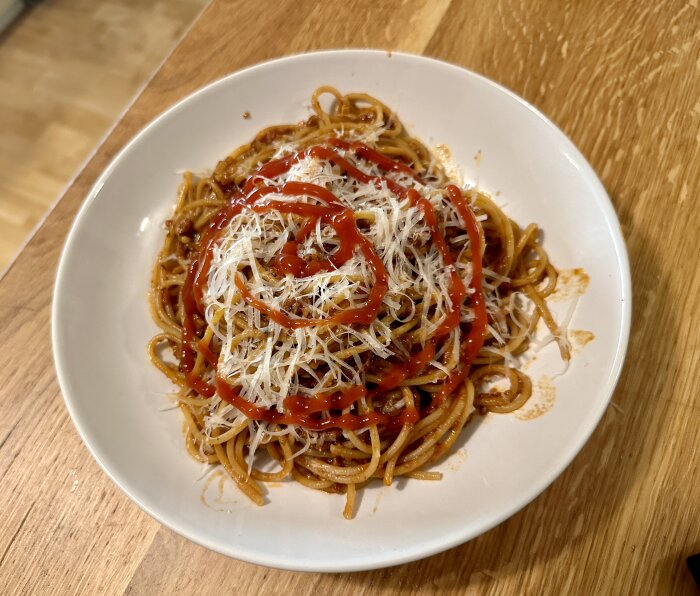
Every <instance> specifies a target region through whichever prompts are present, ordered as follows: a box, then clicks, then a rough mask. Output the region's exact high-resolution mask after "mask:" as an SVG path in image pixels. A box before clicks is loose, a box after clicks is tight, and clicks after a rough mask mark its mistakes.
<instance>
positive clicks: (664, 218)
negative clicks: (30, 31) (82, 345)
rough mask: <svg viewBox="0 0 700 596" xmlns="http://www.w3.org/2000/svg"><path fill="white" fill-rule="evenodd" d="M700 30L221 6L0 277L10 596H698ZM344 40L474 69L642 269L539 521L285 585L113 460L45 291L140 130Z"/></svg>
mask: <svg viewBox="0 0 700 596" xmlns="http://www.w3.org/2000/svg"><path fill="white" fill-rule="evenodd" d="M699 25H700V17H699V14H698V6H697V2H688V3H685V2H681V1H669V2H665V3H654V2H632V1H620V2H612V3H610V2H594V1H592V0H584V1H583V2H565V3H549V2H544V1H542V0H533V1H532V2H528V3H525V2H515V1H507V0H502V1H499V2H488V3H480V2H461V1H457V0H453V1H452V2H449V1H445V2H435V3H433V2H429V1H428V0H425V1H418V0H412V1H407V2H400V1H398V0H391V1H388V2H382V3H376V2H358V1H356V2H347V1H330V2H323V3H319V4H318V6H316V4H315V3H313V2H296V1H291V0H286V1H285V0H283V1H281V2H277V3H275V4H274V5H273V4H272V3H271V2H270V3H265V2H243V1H230V2H227V1H223V0H215V1H214V2H213V3H212V4H211V5H210V6H209V8H208V9H207V10H206V11H205V13H204V14H203V16H202V17H201V18H200V20H199V21H198V23H197V24H196V26H195V27H194V28H193V29H192V30H191V32H190V33H189V35H188V36H187V37H186V38H185V39H184V41H183V42H182V43H181V45H180V46H179V47H178V48H177V49H176V50H175V51H174V53H173V54H172V55H171V57H170V58H169V60H168V61H167V62H166V63H165V64H164V65H163V67H162V68H161V70H160V71H159V72H158V73H157V74H156V76H155V77H154V78H153V80H152V81H151V83H150V84H149V85H148V87H147V88H146V89H145V90H144V92H143V93H142V95H141V96H140V97H139V98H138V100H137V101H136V102H135V103H134V105H133V107H132V108H131V109H130V110H129V112H128V113H127V114H126V115H125V116H124V118H123V119H122V120H121V122H120V123H119V124H118V126H117V127H116V128H115V130H114V131H113V132H112V134H111V135H110V136H109V138H108V139H107V140H106V141H105V143H104V144H103V145H102V147H101V148H100V149H99V151H98V152H97V153H96V155H95V157H94V158H93V159H92V160H91V161H90V163H88V164H87V166H86V167H85V169H84V170H83V172H82V173H81V174H80V175H79V176H78V178H77V180H76V181H75V183H74V184H73V185H72V186H71V187H70V188H69V189H68V191H67V192H66V194H65V195H64V197H63V198H62V200H61V201H60V202H59V203H58V205H57V206H56V208H55V209H54V211H53V213H52V214H51V216H50V217H49V218H48V219H47V220H46V222H45V223H44V225H43V226H42V227H41V229H40V230H39V231H38V232H37V233H36V235H35V236H34V238H33V239H32V241H31V242H30V243H29V244H28V246H27V247H26V248H25V249H24V250H23V252H22V253H21V254H20V256H19V258H18V259H17V261H16V262H15V263H14V265H13V266H12V267H11V268H10V270H9V272H8V273H7V274H6V275H5V277H4V279H3V280H2V281H1V282H0V313H2V323H3V324H2V325H0V346H2V347H3V348H4V349H2V350H0V366H1V368H0V370H2V371H3V374H4V378H3V382H2V384H1V388H0V478H1V481H0V498H1V499H2V502H3V504H4V515H3V518H2V525H1V527H0V585H1V586H3V587H4V591H6V592H14V593H27V592H41V593H46V592H55V593H66V592H82V593H121V592H128V593H130V594H155V593H172V592H175V591H182V592H185V593H188V592H196V593H198V594H221V593H222V592H232V593H246V594H247V593H270V594H275V593H282V592H284V593H287V592H290V593H299V594H312V593H331V592H333V593H338V594H379V593H392V594H393V593H398V592H405V593H408V594H423V593H426V594H428V593H446V594H451V593H454V594H457V593H459V594H462V593H469V594H568V593H572V594H598V593H600V594H685V593H692V592H693V583H692V579H691V578H690V575H689V574H688V573H687V570H686V568H685V558H686V557H687V556H688V555H690V554H692V553H694V552H699V551H700V470H699V468H700V465H699V463H698V462H699V461H700V452H699V451H700V450H699V445H698V443H699V437H700V434H699V432H698V420H700V404H699V403H698V389H697V388H698V387H699V386H700V366H699V365H700V363H699V362H698V354H700V331H699V330H698V328H699V326H698V315H697V313H698V311H699V309H700V299H699V298H698V296H699V294H700V271H699V269H698V265H697V259H698V255H699V254H700V239H699V238H700V237H699V236H698V234H697V230H698V229H700V216H699V209H698V208H699V207H700V205H699V202H698V199H697V193H698V191H699V190H700V132H698V131H700V61H699V60H698V56H699V55H700V26H699ZM345 46H353V47H380V48H385V49H391V50H401V49H406V50H410V51H413V52H418V53H425V54H428V55H432V56H435V57H438V58H441V59H444V60H447V61H450V62H454V63H457V64H461V65H463V66H466V67H468V68H471V69H473V70H475V71H478V72H481V73H483V74H485V75H486V76H489V77H491V78H493V79H495V80H497V81H499V82H500V83H502V84H504V85H506V86H507V87H509V88H511V89H513V90H514V91H515V92H516V93H519V94H521V95H522V96H524V97H525V98H526V99H528V100H529V101H531V102H532V103H534V104H535V105H536V106H538V107H539V108H540V109H542V110H543V111H544V112H545V113H546V114H548V115H549V116H551V117H552V118H553V119H554V121H555V122H556V123H557V124H558V125H559V126H560V127H561V128H562V129H563V130H564V131H565V132H566V133H567V134H568V135H569V136H570V137H571V138H572V139H573V141H574V142H575V143H576V144H577V145H578V146H579V148H580V149H581V150H582V152H583V153H584V155H586V157H587V158H588V159H589V160H590V162H591V163H592V165H593V167H594V168H595V169H596V170H597V172H598V173H599V174H600V176H601V178H602V180H603V183H604V184H605V186H606V188H607V189H608V191H609V193H610V195H611V198H612V200H613V203H614V205H615V208H616V210H617V212H618V215H619V217H620V221H621V224H622V229H623V231H624V233H625V236H626V239H627V242H628V248H629V253H630V259H631V265H632V273H633V284H634V315H633V331H632V336H631V341H630V347H629V354H628V359H627V363H626V365H625V369H624V372H623V375H622V379H621V381H620V384H619V386H618V389H617V390H616V392H615V395H614V404H615V406H614V407H611V408H610V409H609V410H608V411H607V413H606V414H605V416H604V418H603V420H602V421H601V423H600V425H599V427H598V428H597V430H596V431H595V433H594V435H593V437H592V439H591V440H590V441H589V442H588V443H587V445H586V446H585V447H584V449H583V450H582V452H581V453H580V454H579V456H578V457H577V458H576V459H575V461H574V462H573V463H572V465H571V466H570V467H569V468H568V469H567V470H566V471H565V472H564V474H562V476H561V477H560V478H559V479H558V480H557V481H555V482H554V484H553V485H552V486H551V487H550V488H549V489H548V490H546V491H545V492H544V493H543V494H542V495H541V496H540V497H539V498H538V499H536V500H535V501H534V502H533V503H532V504H530V505H529V506H528V507H526V508H525V509H524V510H522V511H520V512H519V513H517V514H516V515H515V516H513V517H512V518H510V519H509V520H508V521H506V522H504V523H503V524H501V525H499V526H498V527H496V528H494V529H493V530H492V531H490V532H488V533H486V534H484V535H482V536H481V537H479V538H477V539H475V540H472V541H471V542H469V543H467V544H465V545H462V546H460V547H458V548H455V549H452V550H450V551H448V552H445V553H442V554H440V555H437V556H434V557H431V558H429V559H426V560H423V561H418V562H415V563H412V564H408V565H402V566H399V567H394V568H390V569H384V570H379V571H374V572H369V573H353V574H326V575H323V574H302V573H290V572H283V571H277V570H270V569H265V568H262V567H256V566H253V565H248V564H244V563H240V562H237V561H234V560H230V559H227V558H225V557H222V556H219V555H216V554H214V553H211V552H208V551H206V550H204V549H202V548H200V547H198V546H195V545H194V544H191V543H189V542H187V541H185V540H184V539H182V538H180V537H178V536H176V535H174V534H173V533H172V532H170V531H168V530H166V529H164V528H162V527H160V526H159V525H158V524H157V523H156V522H154V521H152V520H151V519H150V518H149V517H148V516H146V515H145V514H143V513H141V512H140V511H139V510H138V509H137V508H136V506H135V505H133V504H132V503H130V502H129V501H128V500H127V499H126V498H125V497H124V496H123V495H121V494H120V493H119V491H118V490H117V489H116V488H115V487H114V486H113V485H112V484H111V482H110V481H109V480H108V479H107V478H106V477H105V476H104V474H102V473H101V472H100V471H99V470H98V469H97V467H96V464H95V463H94V462H93V461H92V459H91V458H90V456H89V454H88V453H87V451H86V449H85V448H84V447H83V446H82V445H81V444H80V442H79V440H78V439H77V436H76V433H75V431H74V430H73V428H72V426H71V424H70V421H69V420H68V417H67V414H66V412H65V408H64V406H63V404H62V402H61V398H60V392H59V389H58V387H57V383H56V380H55V375H54V372H53V369H52V363H51V357H50V342H49V333H50V332H49V323H50V321H49V318H50V313H49V310H50V300H51V292H52V284H53V277H54V268H55V265H56V263H57V259H58V255H59V251H60V247H61V243H62V241H63V239H64V237H65V234H66V231H67V229H68V226H69V224H70V221H71V219H72V216H73V215H74V213H75V210H76V209H77V207H78V206H79V204H80V202H81V201H82V199H83V197H84V196H85V194H86V193H87V191H88V189H89V188H90V186H91V184H92V183H93V181H94V180H95V178H96V177H97V176H98V175H99V173H100V172H101V171H102V169H103V168H104V167H105V166H106V165H107V163H108V162H109V160H110V159H111V158H112V157H113V156H114V154H115V153H116V151H118V150H119V148H121V147H122V146H123V145H124V143H125V142H126V141H127V140H128V139H129V138H130V137H131V136H133V134H134V133H135V132H136V131H137V130H138V129H139V128H141V127H142V126H143V125H144V124H146V123H147V122H148V121H149V120H150V119H152V118H153V117H154V116H155V115H157V114H158V113H159V112H160V111H162V110H163V109H164V108H166V107H167V106H169V105H170V104H172V103H173V102H174V101H175V100H177V99H178V98H180V97H182V96H183V95H185V94H187V93H189V92H190V91H192V90H193V89H195V88H197V87H199V86H201V85H203V84H205V83H207V82H209V81H211V80H213V79H216V78H218V77H220V76H222V75H224V74H227V73H229V72H231V71H233V70H236V69H238V68H241V67H243V66H246V65H249V64H251V63H254V62H257V61H260V60H264V59H268V58H273V57H276V56H279V55H283V54H289V53H293V52H298V51H302V50H304V51H305V50H313V49H318V48H328V47H345ZM37 415H38V417H37Z"/></svg>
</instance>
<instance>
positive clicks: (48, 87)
mask: <svg viewBox="0 0 700 596" xmlns="http://www.w3.org/2000/svg"><path fill="white" fill-rule="evenodd" d="M205 4H206V0H156V1H154V2H141V0H101V1H100V2H93V0H53V1H52V2H42V3H39V4H37V6H34V7H33V8H32V9H27V10H26V11H25V12H24V14H23V15H22V16H21V17H20V18H19V19H18V20H17V22H15V23H13V25H12V26H11V27H10V28H9V29H8V30H7V31H3V32H2V35H0V56H1V59H0V270H2V269H4V268H5V266H6V265H7V264H8V263H9V262H10V260H11V258H12V257H13V256H14V255H15V254H16V253H17V252H18V250H19V248H20V246H21V245H22V242H23V241H24V239H25V238H26V237H27V235H28V234H29V232H30V231H31V230H32V229H33V228H34V226H36V224H37V222H38V221H39V220H40V219H41V217H42V216H43V215H44V213H46V211H47V210H48V208H49V207H50V206H51V205H52V204H53V203H54V202H55V201H56V199H57V198H58V196H59V193H61V191H62V190H63V189H65V187H66V184H67V182H68V181H69V180H70V178H71V176H73V174H74V173H75V172H76V171H77V170H78V169H79V167H80V164H81V163H82V162H83V161H84V160H85V159H86V158H87V156H88V155H89V154H90V152H91V150H92V149H93V148H94V146H95V144H96V143H97V142H98V141H99V140H100V138H101V137H102V136H103V135H104V134H105V133H106V132H107V130H108V129H109V127H110V126H111V125H112V124H113V123H114V121H115V120H117V118H118V116H119V114H120V112H122V111H123V110H124V108H125V107H126V106H127V105H128V103H129V101H130V100H131V98H132V97H133V95H134V93H136V91H137V90H138V89H139V88H140V87H141V86H142V85H143V83H144V82H145V81H147V80H148V79H149V78H150V76H151V75H152V73H153V71H154V70H155V69H156V67H157V66H158V64H159V63H160V62H161V61H162V60H163V58H164V57H165V56H166V55H167V53H168V51H169V50H170V49H171V48H172V47H173V46H174V45H175V43H176V41H177V40H178V39H179V38H180V37H181V35H182V33H183V32H184V31H185V29H186V28H187V26H188V25H189V24H190V23H191V22H192V21H193V20H194V18H195V17H196V15H197V13H198V12H199V10H201V8H202V7H203V6H204V5H205Z"/></svg>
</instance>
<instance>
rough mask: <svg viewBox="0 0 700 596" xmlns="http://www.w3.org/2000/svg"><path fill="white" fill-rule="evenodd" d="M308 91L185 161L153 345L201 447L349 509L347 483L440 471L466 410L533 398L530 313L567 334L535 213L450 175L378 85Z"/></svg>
mask: <svg viewBox="0 0 700 596" xmlns="http://www.w3.org/2000/svg"><path fill="white" fill-rule="evenodd" d="M324 94H330V95H331V96H332V97H333V100H334V101H333V104H332V107H331V108H330V109H328V110H326V109H324V107H322V105H321V102H320V98H321V97H322V96H323V95H324ZM311 105H312V108H313V111H314V114H313V115H312V116H311V117H310V118H309V119H308V120H306V121H305V122H302V123H299V124H294V125H284V126H273V127H270V128H267V129H265V130H263V131H261V132H260V133H259V134H258V135H257V136H256V137H255V139H254V140H253V141H252V142H251V143H248V144H246V145H243V146H241V147H239V148H238V149H236V150H235V151H234V152H233V153H232V154H231V155H229V156H228V157H227V158H226V159H224V160H223V161H221V162H220V163H219V164H218V165H217V166H216V168H215V169H214V171H213V172H212V173H210V174H207V175H201V176H194V175H193V174H191V173H186V174H185V176H184V181H183V184H182V186H181V188H180V192H179V197H178V201H177V205H176V208H175V212H174V215H173V217H172V219H170V220H169V221H168V222H166V231H167V234H166V239H165V243H164V245H163V248H162V250H161V252H160V254H159V256H158V259H157V262H156V264H155V268H154V271H153V278H152V292H151V305H152V311H153V317H154V319H155V321H156V323H157V324H158V326H159V327H160V329H161V331H160V333H159V334H158V335H156V336H155V337H154V338H153V339H152V340H151V342H150V345H149V353H150V356H151V360H152V361H153V363H154V364H155V365H156V366H157V367H158V368H159V369H160V370H161V371H162V372H163V373H164V374H166V375H167V376H168V378H170V379H171V380H172V381H173V382H174V383H175V384H176V385H177V386H178V387H179V391H178V393H177V396H176V398H177V403H178V406H179V408H180V410H181V411H182V414H183V416H184V420H185V427H186V439H185V443H186V446H187V450H188V451H189V453H190V454H191V455H192V456H193V457H194V458H196V459H197V460H199V461H202V462H207V463H210V464H220V465H221V466H223V467H224V468H225V469H226V471H227V472H228V473H229V474H230V476H231V477H232V478H233V480H234V481H235V482H236V484H237V485H238V487H239V488H240V489H241V490H242V491H243V492H244V493H245V494H246V495H247V496H248V497H250V498H251V499H252V500H253V501H254V502H255V503H257V504H263V503H264V492H263V488H262V485H261V483H264V482H273V481H281V480H283V479H287V478H293V479H294V480H296V481H297V482H299V483H301V484H303V485H305V486H307V487H310V488H314V489H318V490H323V491H327V492H338V493H345V494H346V506H345V510H344V515H345V517H347V518H350V517H352V515H353V510H354V501H355V494H356V490H357V488H359V487H361V486H363V485H365V484H367V483H368V482H370V481H371V480H372V479H373V478H381V479H383V481H384V483H385V484H387V485H389V484H391V483H392V481H393V479H394V478H396V477H399V476H404V477H409V478H418V479H431V480H432V479H439V478H440V474H439V473H437V472H434V471H429V470H428V469H427V468H428V467H429V466H430V465H431V464H432V463H434V462H436V461H437V460H438V459H440V458H441V457H442V456H443V455H445V454H446V453H447V452H448V451H449V450H450V448H451V447H452V445H453V444H454V442H455V441H456V439H457V437H458V436H459V433H460V431H461V429H462V427H463V426H464V424H465V423H466V422H467V420H468V419H469V418H470V417H471V416H472V414H473V412H475V411H476V412H479V413H485V412H489V411H490V412H510V411H513V410H515V409H517V408H519V407H520V406H522V405H523V404H524V403H525V402H526V401H527V399H528V398H529V396H530V394H531V383H530V380H529V379H528V377H527V376H526V375H525V374H524V373H523V372H522V371H520V370H518V368H517V366H516V363H517V360H516V358H517V356H518V355H519V354H521V353H523V352H524V351H525V350H527V348H528V345H529V343H530V340H531V338H532V337H533V334H534V331H535V328H536V326H537V324H538V322H539V321H540V320H542V321H543V322H544V323H545V324H546V326H547V327H548V328H549V330H550V333H551V335H552V337H554V338H555V339H556V340H557V342H558V343H559V347H560V351H561V354H562V357H563V358H565V359H567V360H568V358H569V348H568V343H567V340H566V338H565V334H563V333H562V332H561V330H560V329H559V327H558V326H557V324H556V322H555V321H554V319H553V317H552V315H551V313H550V311H549V309H548V308H547V304H546V301H545V299H546V297H547V296H548V295H549V294H550V293H551V292H552V291H553V290H554V289H555V287H556V283H557V272H556V270H555V269H554V267H553V266H552V265H551V264H550V263H549V260H548V258H547V254H546V253H545V251H544V250H543V249H542V247H541V246H540V245H539V244H538V242H537V233H538V229H537V226H536V225H534V224H530V225H529V226H527V227H526V228H525V229H521V228H520V227H519V226H518V225H517V224H515V223H514V222H513V221H511V220H510V219H509V218H508V217H507V216H506V215H504V214H503V212H502V211H501V210H500V209H499V208H498V207H497V206H496V205H495V204H494V202H493V201H492V200H491V199H490V198H489V197H488V196H487V195H486V194H484V193H482V192H479V191H478V190H476V189H474V188H471V189H461V188H459V187H458V186H457V185H455V184H454V183H452V182H451V181H450V180H449V179H448V178H447V176H446V175H445V172H444V170H443V168H442V167H441V166H440V165H439V164H438V163H436V161H435V160H434V159H433V158H432V156H431V153H430V152H429V151H428V150H427V149H426V147H425V146H424V145H423V144H422V143H421V142H420V141H418V140H417V139H415V138H413V137H411V136H409V135H408V134H407V133H406V131H405V130H404V128H403V127H402V125H401V123H400V121H399V120H398V119H397V117H396V116H395V114H394V113H392V112H391V111H390V110H389V108H387V107H386V106H385V105H384V104H382V103H381V102H380V101H378V100H377V99H375V98H373V97H371V96H369V95H366V94H360V93H353V94H348V95H342V94H341V93H339V92H338V91H337V90H336V89H334V88H331V87H321V88H319V89H317V90H316V91H315V93H314V94H313V96H312V99H311ZM494 381H501V382H503V383H505V384H507V388H505V389H499V390H497V389H495V388H494ZM495 386H499V384H498V383H495ZM270 460H271V461H272V462H277V466H278V469H277V471H273V472H270V471H266V470H267V469H269V464H270Z"/></svg>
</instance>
